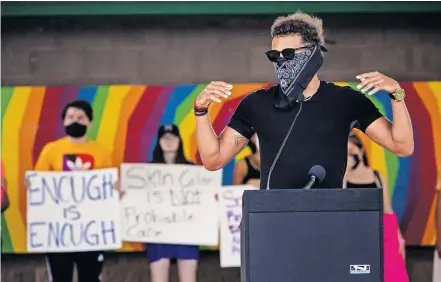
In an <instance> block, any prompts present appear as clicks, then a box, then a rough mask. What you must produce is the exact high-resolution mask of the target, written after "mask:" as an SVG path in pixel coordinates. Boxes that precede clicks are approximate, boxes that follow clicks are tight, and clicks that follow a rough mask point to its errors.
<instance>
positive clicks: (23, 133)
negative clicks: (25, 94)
mask: <svg viewBox="0 0 441 282" xmlns="http://www.w3.org/2000/svg"><path fill="white" fill-rule="evenodd" d="M30 90H31V93H30V97H29V102H28V103H27V107H26V110H25V113H24V116H23V121H22V123H21V127H20V133H19V134H20V138H19V142H20V144H19V148H20V152H19V154H20V155H19V160H20V161H19V174H20V175H22V176H23V177H24V174H25V172H26V171H27V170H32V169H33V158H32V156H33V148H34V142H35V136H36V133H37V129H38V121H39V119H40V111H41V109H42V106H43V101H44V96H45V91H46V87H32V88H30ZM19 183H20V186H22V183H23V181H20V182H19ZM21 188H23V189H21ZM21 188H20V189H18V193H19V209H20V210H21V211H22V214H21V216H22V218H23V222H26V209H27V195H26V190H25V189H24V187H21ZM23 211H24V212H23Z"/></svg>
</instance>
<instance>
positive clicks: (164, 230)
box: [121, 163, 222, 246]
mask: <svg viewBox="0 0 441 282" xmlns="http://www.w3.org/2000/svg"><path fill="white" fill-rule="evenodd" d="M221 184H222V171H221V170H218V171H207V170H206V169H205V168H204V167H202V166H196V165H170V164H128V163H123V164H122V165H121V189H122V191H124V193H125V194H124V197H123V198H122V200H121V206H122V207H121V218H122V222H123V226H122V230H123V235H122V236H123V240H124V241H128V242H144V243H162V244H183V245H199V246H201V245H203V246H216V245H217V244H218V240H219V232H218V230H219V225H218V223H219V217H218V203H217V201H216V198H215V194H216V193H217V192H218V190H219V189H220V187H221Z"/></svg>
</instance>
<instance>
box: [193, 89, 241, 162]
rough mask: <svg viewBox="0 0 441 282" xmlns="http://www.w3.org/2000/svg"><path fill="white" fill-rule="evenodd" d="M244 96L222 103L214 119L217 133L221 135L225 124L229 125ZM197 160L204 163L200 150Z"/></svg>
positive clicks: (197, 152)
mask: <svg viewBox="0 0 441 282" xmlns="http://www.w3.org/2000/svg"><path fill="white" fill-rule="evenodd" d="M244 97H245V96H240V97H237V98H234V99H231V100H227V101H225V103H224V104H223V105H222V108H221V110H220V111H219V113H218V114H217V116H216V119H215V120H214V121H213V129H214V132H216V134H217V135H219V134H220V133H221V132H222V130H224V128H225V126H227V124H228V123H229V121H230V119H231V116H232V115H233V113H234V111H235V110H236V108H237V106H238V105H239V103H240V101H242V99H243V98H244ZM195 160H196V164H202V160H201V157H200V155H199V150H197V151H196V155H195Z"/></svg>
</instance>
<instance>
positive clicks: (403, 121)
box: [357, 72, 414, 157]
mask: <svg viewBox="0 0 441 282" xmlns="http://www.w3.org/2000/svg"><path fill="white" fill-rule="evenodd" d="M357 78H358V79H360V80H361V83H360V85H359V88H361V91H362V92H363V93H364V92H366V91H368V90H369V89H372V88H373V90H371V91H370V92H369V93H368V94H369V95H373V94H375V93H376V92H377V91H380V90H384V91H386V92H388V93H390V94H393V93H395V92H396V90H397V89H399V88H400V85H399V83H398V82H397V81H395V80H394V79H392V78H390V77H387V76H385V75H383V74H381V73H378V72H371V73H365V74H361V75H359V76H357ZM392 113H393V123H391V122H390V121H388V120H387V119H385V118H379V119H377V120H376V121H374V122H373V123H372V124H371V125H369V126H368V128H367V129H366V131H365V132H366V135H367V136H369V138H370V139H372V140H373V141H374V142H376V143H377V144H379V145H380V146H382V147H384V148H386V149H387V150H389V151H391V152H392V153H394V154H395V155H397V156H400V157H407V156H410V155H412V153H413V150H414V140H413V129H412V122H411V120H410V115H409V112H408V110H407V107H406V103H405V102H404V100H402V101H392Z"/></svg>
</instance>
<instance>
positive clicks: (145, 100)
mask: <svg viewBox="0 0 441 282" xmlns="http://www.w3.org/2000/svg"><path fill="white" fill-rule="evenodd" d="M162 89H163V87H162V86H147V88H146V89H145V90H144V93H143V94H142V97H141V99H140V100H139V102H138V105H137V106H136V108H135V110H134V111H133V114H132V116H131V117H130V119H129V125H128V127H127V132H128V134H127V141H126V151H125V154H124V161H125V162H140V161H141V156H142V153H141V152H143V151H148V150H149V146H150V144H143V143H142V142H141V140H142V139H143V136H142V132H143V129H144V126H145V124H146V123H147V120H148V119H149V116H150V114H152V113H153V114H154V111H153V107H154V106H155V103H156V100H157V99H158V98H159V96H160V94H161V92H162Z"/></svg>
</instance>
